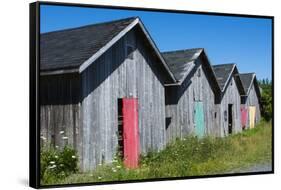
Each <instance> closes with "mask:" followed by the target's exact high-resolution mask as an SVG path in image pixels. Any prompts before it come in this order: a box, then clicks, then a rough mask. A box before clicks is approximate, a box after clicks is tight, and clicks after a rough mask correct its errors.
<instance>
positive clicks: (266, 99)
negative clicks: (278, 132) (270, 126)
mask: <svg viewBox="0 0 281 190" xmlns="http://www.w3.org/2000/svg"><path fill="white" fill-rule="evenodd" d="M258 83H259V87H260V88H261V114H262V116H263V117H264V118H265V119H266V120H267V121H269V120H271V119H272V80H269V79H268V78H266V79H262V80H259V81H258Z"/></svg>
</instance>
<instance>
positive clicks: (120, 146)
mask: <svg viewBox="0 0 281 190" xmlns="http://www.w3.org/2000/svg"><path fill="white" fill-rule="evenodd" d="M122 108H123V104H122V98H118V132H117V138H118V154H119V156H120V157H121V158H122V159H123V158H124V138H123V114H122Z"/></svg>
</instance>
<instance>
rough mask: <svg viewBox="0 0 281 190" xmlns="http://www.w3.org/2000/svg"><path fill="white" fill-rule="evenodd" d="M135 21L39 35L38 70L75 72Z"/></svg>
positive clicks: (107, 23) (124, 20)
mask: <svg viewBox="0 0 281 190" xmlns="http://www.w3.org/2000/svg"><path fill="white" fill-rule="evenodd" d="M135 19H136V17H131V18H126V19H121V20H115V21H111V22H105V23H99V24H92V25H87V26H83V27H79V28H73V29H66V30H60V31H54V32H48V33H43V34H41V35H40V70H41V71H51V70H57V69H73V68H78V67H79V66H80V65H81V64H82V63H84V62H85V61H86V60H87V59H89V58H90V57H91V56H92V55H94V54H95V53H96V52H97V51H98V50H100V49H101V48H102V47H103V46H105V45H106V44H107V43H108V42H109V41H110V40H111V39H112V38H114V37H115V36H116V35H117V34H118V33H120V32H121V31H122V30H123V29H125V28H126V27H127V26H128V25H129V24H131V23H132V22H133V21H134V20H135Z"/></svg>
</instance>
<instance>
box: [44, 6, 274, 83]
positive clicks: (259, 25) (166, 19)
mask: <svg viewBox="0 0 281 190" xmlns="http://www.w3.org/2000/svg"><path fill="white" fill-rule="evenodd" d="M132 16H138V17H139V18H140V19H141V21H142V22H143V23H144V25H145V27H146V29H147V30H148V32H149V34H150V36H151V37H152V39H153V40H154V42H155V43H156V45H157V47H158V48H159V50H160V51H172V50H179V49H189V48H204V49H205V51H206V53H207V55H208V58H209V60H210V62H211V64H212V65H216V64H224V63H236V64H237V67H238V70H239V72H240V73H248V72H255V73H256V75H257V78H258V79H263V78H269V79H271V77H272V75H271V74H272V63H271V61H272V30H271V29H272V21H271V19H268V18H245V17H231V16H214V15H202V14H201V15H200V14H192V13H189V14H186V13H168V12H151V11H140V10H116V9H104V8H86V7H67V6H55V5H41V7H40V32H41V33H45V32H50V31H55V30H61V29H67V28H74V27H79V26H83V25H88V24H94V23H99V22H105V21H112V20H117V19H122V18H126V17H132Z"/></svg>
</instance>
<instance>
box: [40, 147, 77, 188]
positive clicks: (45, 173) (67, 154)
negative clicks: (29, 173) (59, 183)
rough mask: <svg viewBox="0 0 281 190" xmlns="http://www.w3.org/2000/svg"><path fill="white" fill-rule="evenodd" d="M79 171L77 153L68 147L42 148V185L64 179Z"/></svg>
mask: <svg viewBox="0 0 281 190" xmlns="http://www.w3.org/2000/svg"><path fill="white" fill-rule="evenodd" d="M77 171H78V156H77V152H76V151H75V150H74V149H73V148H71V147H68V146H65V147H64V148H63V149H56V148H47V146H46V147H42V148H41V152H40V175H41V176H40V177H41V182H42V183H47V182H50V181H56V180H57V179H63V178H65V177H67V176H69V175H70V174H73V173H75V172H77Z"/></svg>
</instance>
